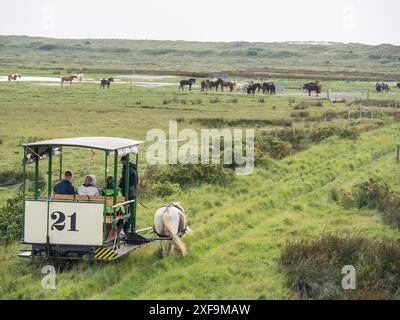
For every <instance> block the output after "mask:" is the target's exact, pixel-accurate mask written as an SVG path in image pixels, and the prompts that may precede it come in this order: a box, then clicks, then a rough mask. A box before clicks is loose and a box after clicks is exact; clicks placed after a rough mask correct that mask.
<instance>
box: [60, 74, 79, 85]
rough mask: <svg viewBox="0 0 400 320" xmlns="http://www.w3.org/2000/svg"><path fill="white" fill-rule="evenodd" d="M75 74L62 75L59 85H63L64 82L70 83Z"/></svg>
mask: <svg viewBox="0 0 400 320" xmlns="http://www.w3.org/2000/svg"><path fill="white" fill-rule="evenodd" d="M77 78H78V77H77V76H69V77H62V78H61V87H62V86H63V85H64V82H69V84H70V85H71V84H72V80H75V79H77Z"/></svg>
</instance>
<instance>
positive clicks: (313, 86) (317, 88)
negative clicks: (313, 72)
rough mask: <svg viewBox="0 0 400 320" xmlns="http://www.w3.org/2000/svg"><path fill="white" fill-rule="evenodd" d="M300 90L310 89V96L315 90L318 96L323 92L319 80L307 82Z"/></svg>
mask: <svg viewBox="0 0 400 320" xmlns="http://www.w3.org/2000/svg"><path fill="white" fill-rule="evenodd" d="M300 91H301V92H304V91H308V95H309V96H311V92H312V91H315V92H316V94H317V97H318V95H319V94H320V93H321V92H322V83H321V82H319V81H316V82H310V83H306V84H304V85H302V86H300Z"/></svg>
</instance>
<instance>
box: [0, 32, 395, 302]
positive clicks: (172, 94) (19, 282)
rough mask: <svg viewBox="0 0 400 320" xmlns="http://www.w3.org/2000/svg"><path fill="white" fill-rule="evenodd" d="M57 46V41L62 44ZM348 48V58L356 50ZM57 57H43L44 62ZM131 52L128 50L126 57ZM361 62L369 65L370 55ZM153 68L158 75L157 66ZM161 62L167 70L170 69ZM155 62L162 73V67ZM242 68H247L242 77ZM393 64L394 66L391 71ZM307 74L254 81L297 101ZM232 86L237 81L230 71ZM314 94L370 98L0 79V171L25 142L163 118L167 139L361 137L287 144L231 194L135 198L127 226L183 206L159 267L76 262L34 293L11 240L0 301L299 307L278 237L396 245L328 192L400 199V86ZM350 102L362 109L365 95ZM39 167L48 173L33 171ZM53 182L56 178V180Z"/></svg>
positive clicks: (36, 282)
mask: <svg viewBox="0 0 400 320" xmlns="http://www.w3.org/2000/svg"><path fill="white" fill-rule="evenodd" d="M2 40H3V41H4V40H7V41H10V43H11V41H14V42H15V46H20V47H21V46H23V45H26V43H27V42H28V40H29V41H30V42H35V41H39V40H34V39H29V38H28V39H23V40H24V41H16V40H15V39H13V38H10V39H4V38H3V39H2ZM49 41H50V40H40V42H41V43H40V44H39V43H36V44H31V46H36V47H37V46H42V45H44V44H46V43H47V42H49ZM51 41H53V40H51ZM42 42H43V43H42ZM54 42H57V45H61V44H60V43H61V40H54ZM94 44H96V45H97V44H99V45H100V41H99V42H98V41H92V40H91V45H94ZM124 45H127V44H124ZM159 45H160V46H161V44H159ZM175 45H178V44H175ZM179 45H182V44H179ZM192 45H193V46H195V45H196V44H192ZM9 46H10V44H9V43H8V44H7V46H4V45H3V46H0V52H1V51H2V50H5V47H7V50H9V49H10V47H9ZM107 46H110V43H108V44H107ZM196 46H200V44H197V45H196ZM204 46H205V45H204ZM219 46H221V47H224V46H225V45H224V44H220V45H219ZM254 46H255V47H262V46H263V45H262V44H254ZM338 46H339V45H338ZM171 47H173V46H171ZM350 47H351V46H349V47H348V48H347V49H346V50H355V49H354V48H353V49H351V48H350ZM152 48H153V50H161V49H159V48H157V47H156V46H153V47H152ZM315 48H316V47H315ZM312 49H314V47H310V48H308V47H306V46H305V48H304V50H312ZM364 49H365V48H364ZM375 49H376V48H375ZM381 49H382V48H381ZM395 49H396V50H397V47H396V48H395ZM395 49H392V50H394V51H395ZM57 50H58V49H54V48H53V49H51V50H50V53H51V54H54V53H55V52H56V51H57ZM130 50H132V51H126V53H132V52H133V50H134V49H133V48H131V49H130ZM142 50H144V49H142ZM204 50H205V49H204ZM221 50H222V49H221ZM264 50H266V49H264ZM271 50H272V49H271ZM277 50H278V49H277ZM314 50H316V49H314ZM371 50H372V49H371ZM376 50H377V49H376ZM42 51H43V50H42ZM29 52H30V51H27V52H26V53H24V52H21V53H20V56H17V57H16V58H15V59H16V60H17V61H13V60H12V57H11V56H9V57H8V58H7V59H6V60H4V61H3V63H2V65H1V66H0V69H1V70H11V68H10V67H9V66H5V64H6V63H10V64H13V66H14V68H16V67H17V66H18V65H19V64H20V63H21V61H19V59H22V57H24V55H25V54H28V53H29ZM85 52H86V51H85ZM87 52H90V51H87ZM121 52H122V50H121ZM396 52H397V51H396ZM50 53H49V54H50ZM42 54H44V53H42ZM93 54H94V53H93ZM353 54H355V53H353ZM371 54H372V53H371ZM393 54H394V53H392V55H393ZM396 54H397V53H396ZM63 57H64V59H67V58H65V56H63ZM87 57H89V56H87ZM37 58H38V59H40V61H35V60H34V58H32V60H27V61H31V62H30V63H24V65H26V66H28V65H29V68H32V70H34V71H33V72H32V73H31V74H40V75H47V76H54V74H52V73H49V72H47V73H46V71H45V70H44V69H41V65H40V64H43V65H47V64H48V63H49V61H47V60H46V61H45V60H43V58H42V57H37ZM370 60H373V61H374V63H376V61H375V60H376V59H370ZM73 61H74V62H73V63H71V67H74V66H75V65H78V64H80V65H81V66H82V65H84V63H83V62H80V60H79V56H77V57H76V60H73ZM152 61H153V62H152V63H154V65H157V63H158V60H152ZM163 61H164V62H165V61H166V60H163ZM58 63H60V62H57V64H58ZM399 63H400V61H399ZM60 64H62V63H60ZM117 64H118V63H117V62H116V63H115V66H113V67H118V65H117ZM171 64H173V68H171V70H175V69H178V68H179V66H180V65H179V63H176V64H175V62H171ZM395 64H396V66H397V62H396V63H395ZM63 65H64V64H63ZM85 65H86V64H85ZM205 65H207V64H205ZM216 65H218V66H219V67H220V68H223V67H225V66H224V65H222V66H221V65H220V64H217V63H216ZM288 65H290V63H289V64H288ZM64 66H65V67H66V68H69V67H70V65H64ZM161 66H162V67H161V68H160V69H163V67H164V65H163V64H162V63H161ZM190 66H191V67H192V66H193V65H190ZM249 66H250V62H249V65H248V66H246V68H247V67H249ZM321 66H322V65H321ZM47 67H48V66H46V68H47ZM96 67H97V66H96ZM100 67H101V68H103V67H104V66H100ZM167 67H168V68H169V66H165V68H167ZM375 67H376V65H374V64H369V65H368V67H367V68H365V69H363V71H365V72H370V71H371V70H373V69H374V68H375ZM146 68H147V66H144V67H143V69H146ZM154 68H155V67H154ZM396 68H397V67H393V68H392V70H394V71H395V72H397V71H396V70H397V69H396ZM200 69H201V67H200V66H199V67H198V70H200ZM205 69H207V68H206V67H205ZM29 70H30V69H29ZM379 70H383V71H385V70H386V69H385V68H382V69H379ZM55 71H57V70H55ZM21 72H23V71H21ZM103 72H104V71H103ZM24 73H27V72H24ZM0 74H1V73H0ZM399 74H400V72H399ZM103 76H114V74H111V73H110V74H106V73H100V71H97V73H93V74H91V75H90V77H92V78H96V79H98V78H101V77H103ZM305 78H306V77H300V78H298V79H292V78H290V79H289V78H271V77H269V76H268V77H265V78H264V79H265V80H269V79H274V80H275V81H277V82H283V83H285V87H286V90H285V92H288V93H298V91H299V90H298V89H297V88H298V87H299V85H300V84H301V83H303V82H304V81H306V79H305ZM178 79H180V78H178V77H172V76H171V78H170V79H168V81H173V82H176V83H178ZM235 79H236V80H241V78H240V77H239V76H238V75H237V76H236V78H235ZM199 80H200V79H198V82H199ZM324 87H325V88H326V89H329V90H333V91H352V92H365V90H371V93H370V97H369V99H370V100H369V101H365V100H364V101H362V102H360V101H350V102H349V101H337V102H335V101H330V100H327V99H325V98H324V96H322V98H320V99H316V98H311V99H310V98H308V97H306V96H296V95H294V96H284V95H282V96H280V95H279V96H274V97H269V96H262V95H259V94H257V95H256V96H248V95H244V94H237V93H235V92H234V93H218V94H217V93H201V92H200V91H199V89H198V88H197V87H196V88H195V89H194V90H193V91H192V92H187V91H186V92H178V84H177V85H176V86H171V87H160V88H139V87H135V88H133V90H130V88H129V84H116V83H115V84H112V85H111V88H110V89H109V90H100V89H99V85H98V84H97V83H73V84H72V86H69V85H65V86H64V87H63V88H61V87H60V86H40V85H37V83H36V82H20V83H19V84H17V83H8V82H0V175H1V174H2V173H4V172H5V171H15V172H19V171H20V170H21V166H20V163H21V158H22V147H21V146H22V144H23V143H27V142H31V141H36V140H42V139H51V138H61V137H75V136H115V137H126V138H133V139H137V140H146V133H147V131H148V130H150V129H153V128H161V129H163V130H165V131H167V130H168V121H170V120H177V121H178V130H182V129H184V128H194V129H196V130H197V131H199V130H200V129H202V128H217V129H222V128H225V127H229V128H254V129H255V130H256V135H257V136H263V135H274V133H275V132H278V131H281V130H286V131H292V132H293V135H294V136H296V135H298V134H300V133H301V132H308V131H312V130H314V129H315V128H318V127H324V126H330V127H341V126H351V127H352V128H356V129H357V130H358V133H359V134H358V136H357V137H356V138H352V139H347V138H344V137H343V136H340V135H337V134H335V135H331V136H329V137H326V138H324V139H320V140H318V141H314V142H313V143H309V144H307V145H306V146H304V147H302V148H298V149H295V148H294V149H293V150H292V152H290V153H288V154H286V155H285V156H284V157H282V159H272V160H271V161H270V163H269V165H268V166H256V169H255V171H254V173H253V174H252V175H250V176H236V177H235V179H234V181H233V182H232V183H230V184H229V185H217V184H202V185H200V186H196V187H192V188H189V189H182V190H181V191H178V192H176V193H174V194H171V195H168V196H165V197H161V196H152V197H149V198H146V199H142V202H143V203H144V204H145V205H146V207H147V208H145V207H142V206H140V205H139V206H138V227H147V226H150V225H151V224H152V219H153V214H154V212H155V210H156V209H157V208H158V207H160V206H161V205H164V204H165V203H168V202H169V201H173V200H177V201H180V202H181V203H182V204H183V206H184V207H185V208H186V211H187V214H188V217H189V222H190V226H191V228H192V229H193V233H191V234H189V235H187V236H185V238H184V241H185V243H187V245H188V250H189V255H188V256H186V257H184V258H182V257H179V256H177V255H176V254H174V255H172V256H170V257H168V258H166V259H161V258H160V254H159V248H158V245H157V244H151V245H148V246H146V247H143V248H140V249H138V250H137V251H136V252H133V253H131V254H129V255H128V256H126V257H124V258H122V259H121V260H119V261H116V262H114V263H109V264H104V265H89V264H88V263H87V262H83V263H79V264H76V265H75V266H74V267H73V268H72V269H70V270H67V271H64V272H62V273H59V274H57V288H56V289H55V290H43V289H42V287H41V279H42V278H43V276H44V275H43V274H41V266H42V263H41V262H40V261H38V260H33V261H30V260H21V259H19V258H17V257H16V255H17V254H18V250H19V249H20V248H21V247H23V246H21V245H19V244H17V243H14V244H11V245H7V246H6V245H0V299H243V300H245V299H261V300H265V299H299V298H302V297H300V296H299V295H298V293H297V292H296V290H293V285H292V283H291V282H290V281H289V278H288V276H287V273H286V272H285V269H284V266H283V265H282V263H281V256H282V252H283V250H284V248H285V245H286V244H287V242H288V241H297V240H299V239H315V238H318V237H320V236H321V235H324V234H335V235H339V236H362V237H366V238H368V239H370V240H371V241H378V242H379V241H382V242H386V241H394V242H395V243H398V241H399V240H400V234H399V231H398V230H397V229H396V228H394V227H393V226H391V225H390V224H387V223H385V221H384V219H383V218H382V215H381V214H380V213H378V211H377V210H375V209H371V208H361V209H359V208H355V207H353V208H352V207H343V206H341V205H340V203H339V202H338V201H337V199H335V196H333V195H334V194H335V193H336V192H337V190H341V189H343V190H349V189H351V188H352V186H354V185H355V184H357V183H360V182H362V181H366V180H368V179H369V178H371V177H376V178H379V179H380V180H381V181H383V182H385V183H387V184H388V185H390V186H391V187H392V188H393V190H394V192H398V191H399V190H400V174H399V170H398V166H399V164H398V163H397V162H396V148H397V144H399V139H398V137H399V133H400V122H399V119H400V110H399V109H398V107H399V106H400V95H399V93H400V90H399V89H395V88H393V89H392V92H391V94H389V95H383V94H376V93H373V92H372V91H373V89H374V84H373V83H372V82H371V81H363V80H354V81H347V80H346V81H345V80H329V79H328V80H325V81H324ZM396 90H397V91H396ZM360 97H363V98H364V99H365V95H364V96H362V93H360ZM356 98H358V96H356ZM301 112H304V113H301ZM70 151H71V152H69V153H68V152H65V153H64V159H63V161H64V168H65V169H66V168H70V169H71V170H72V171H73V172H74V173H75V176H74V180H73V183H74V185H75V186H78V185H79V184H80V183H81V182H82V175H85V174H86V173H94V174H95V175H96V176H97V178H98V181H99V183H100V184H101V183H102V182H103V177H102V172H103V157H102V154H100V153H97V152H95V153H92V152H89V151H87V150H83V151H82V150H80V151H79V152H78V151H77V150H74V149H72V150H71V149H70ZM145 151H146V146H144V147H143V148H142V150H141V157H140V161H141V167H140V168H141V169H142V171H141V173H142V174H143V173H144V172H145V171H146V170H145V169H146V166H147V164H146V160H145ZM56 161H57V160H56ZM41 170H42V171H41V172H42V173H43V175H45V174H46V168H45V165H44V164H42V166H41ZM58 174H59V173H58V172H57V171H55V172H54V180H56V179H57V177H58ZM15 193H16V190H15V189H14V188H10V187H8V186H4V185H3V186H1V187H0V202H1V203H0V206H1V205H2V204H4V202H5V200H6V199H8V198H10V197H12V196H13V195H14V194H15ZM350 260H351V259H350ZM347 263H348V264H352V261H348V262H347ZM338 273H339V275H340V270H338ZM391 298H399V293H398V292H392V293H391Z"/></svg>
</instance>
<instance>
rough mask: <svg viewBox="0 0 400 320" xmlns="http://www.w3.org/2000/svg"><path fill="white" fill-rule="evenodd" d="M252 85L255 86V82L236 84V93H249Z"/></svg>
mask: <svg viewBox="0 0 400 320" xmlns="http://www.w3.org/2000/svg"><path fill="white" fill-rule="evenodd" d="M251 84H253V82H251V81H250V82H239V83H236V91H237V92H239V91H244V92H247V89H248V88H249V86H250V85H251Z"/></svg>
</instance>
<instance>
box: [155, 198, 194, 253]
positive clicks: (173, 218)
mask: <svg viewBox="0 0 400 320" xmlns="http://www.w3.org/2000/svg"><path fill="white" fill-rule="evenodd" d="M154 231H155V232H156V233H157V234H158V235H159V236H160V237H171V240H170V241H169V243H168V248H167V249H166V248H165V247H164V245H163V241H160V246H161V253H162V255H163V257H166V256H167V255H169V254H170V253H171V252H172V251H173V250H174V247H175V248H176V251H177V252H178V253H179V254H180V255H181V256H186V255H187V249H186V246H185V244H184V243H183V241H182V239H181V238H182V236H183V235H184V234H185V233H186V232H188V231H189V227H188V221H187V217H186V214H185V210H184V209H183V207H182V206H181V205H180V204H179V203H176V202H173V203H170V204H169V205H167V206H166V207H163V208H160V209H158V210H157V212H156V214H155V216H154Z"/></svg>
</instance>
